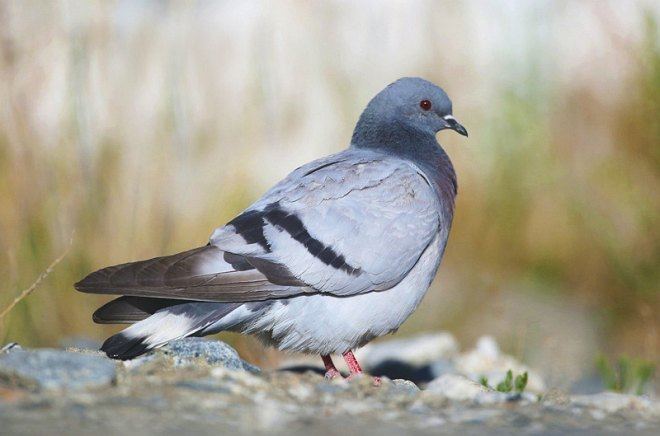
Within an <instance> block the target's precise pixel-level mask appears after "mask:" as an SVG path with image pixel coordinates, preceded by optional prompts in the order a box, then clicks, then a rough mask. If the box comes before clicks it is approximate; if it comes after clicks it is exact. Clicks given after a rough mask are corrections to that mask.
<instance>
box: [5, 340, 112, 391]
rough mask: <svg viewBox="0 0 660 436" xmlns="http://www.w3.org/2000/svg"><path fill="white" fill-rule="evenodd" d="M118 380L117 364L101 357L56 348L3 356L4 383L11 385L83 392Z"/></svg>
mask: <svg viewBox="0 0 660 436" xmlns="http://www.w3.org/2000/svg"><path fill="white" fill-rule="evenodd" d="M115 377H116V367H115V362H113V361H112V360H109V359H107V358H106V357H104V356H102V355H100V354H83V353H75V352H67V351H63V350H54V349H40V350H22V349H19V350H11V351H10V352H6V353H3V354H0V381H1V382H2V383H4V384H8V385H10V386H20V387H24V388H28V389H32V390H40V389H63V390H64V389H66V390H80V389H88V388H96V387H100V386H107V385H109V384H111V383H112V382H113V381H114V380H115Z"/></svg>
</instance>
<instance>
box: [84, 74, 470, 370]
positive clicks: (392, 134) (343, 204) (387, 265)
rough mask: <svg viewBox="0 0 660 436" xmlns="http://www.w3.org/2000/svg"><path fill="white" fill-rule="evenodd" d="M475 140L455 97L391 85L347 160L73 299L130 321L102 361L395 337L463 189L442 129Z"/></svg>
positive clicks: (319, 349) (422, 289)
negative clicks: (205, 340)
mask: <svg viewBox="0 0 660 436" xmlns="http://www.w3.org/2000/svg"><path fill="white" fill-rule="evenodd" d="M443 129H451V130H454V131H456V132H458V133H460V134H461V135H464V136H467V131H466V130H465V128H464V127H463V126H462V125H461V124H460V123H459V122H458V121H457V120H456V119H455V118H454V116H453V115H452V104H451V101H450V100H449V97H448V96H447V94H446V93H445V91H443V90H442V89H441V88H439V87H438V86H436V85H434V84H432V83H431V82H428V81H426V80H423V79H420V78H402V79H399V80H397V81H396V82H394V83H392V84H390V85H389V86H387V87H386V88H385V89H384V90H382V91H381V92H380V93H378V94H377V95H376V96H375V97H374V98H373V99H372V100H371V101H370V102H369V104H368V105H367V107H366V109H365V110H364V112H363V113H362V115H361V116H360V118H359V120H358V122H357V125H356V127H355V130H354V132H353V136H352V139H351V143H350V146H349V147H348V149H346V150H344V151H342V152H340V153H337V154H333V155H331V156H328V157H324V158H321V159H319V160H316V161H313V162H311V163H308V164H306V165H303V166H301V167H300V168H298V169H296V170H294V171H293V172H292V173H291V174H289V175H288V176H287V177H286V178H285V179H284V180H282V181H281V182H279V183H277V184H276V185H275V186H274V187H273V188H272V189H270V190H269V191H268V192H266V194H264V196H263V197H261V198H260V199H259V200H257V201H256V202H255V203H254V204H252V205H251V206H250V207H248V208H247V209H246V210H245V211H243V212H242V213H241V214H240V215H238V216H237V217H236V218H234V219H233V220H231V221H230V222H228V223H227V224H226V225H224V226H222V227H218V228H217V229H215V230H214V231H213V234H212V235H211V237H210V239H209V242H208V244H207V245H205V246H203V247H199V248H194V249H192V250H189V251H185V252H182V253H178V254H174V255H171V256H164V257H157V258H154V259H149V260H143V261H139V262H132V263H126V264H122V265H116V266H110V267H107V268H103V269H101V270H98V271H96V272H93V273H91V274H89V275H88V276H87V277H85V278H84V279H83V280H81V281H80V282H78V283H76V284H75V287H76V289H77V290H79V291H82V292H88V293H94V294H116V295H122V296H121V297H119V298H117V299H115V300H113V301H110V302H109V303H107V304H105V305H104V306H102V307H101V308H99V309H98V310H97V311H96V312H95V313H94V315H93V319H94V321H95V322H97V323H102V324H103V323H131V324H132V325H131V326H129V327H128V328H126V329H125V330H123V331H121V332H120V333H118V334H116V335H114V336H111V337H110V338H108V339H107V340H106V341H105V343H104V344H103V346H102V347H101V350H102V351H104V352H105V353H106V354H107V355H108V356H109V357H111V358H115V359H131V358H134V357H136V356H139V355H141V354H143V353H145V352H147V351H148V350H151V349H154V348H157V347H160V346H162V345H165V344H167V343H168V342H169V341H172V340H174V339H179V338H184V337H188V336H204V335H210V334H213V333H217V332H221V331H235V332H241V333H246V334H253V335H255V336H257V337H259V338H260V339H262V340H263V341H264V342H266V343H267V344H270V345H274V346H275V347H277V348H278V349H280V350H291V351H298V352H304V353H315V354H320V355H321V357H322V359H323V362H324V365H325V368H326V376H327V377H329V378H332V377H335V376H338V375H339V372H338V371H337V369H336V368H335V366H334V364H333V362H332V359H331V358H330V355H332V354H341V355H343V357H344V359H345V360H346V363H347V365H348V368H349V370H350V373H351V375H354V374H358V373H360V372H361V371H362V370H361V368H360V365H359V363H358V362H357V360H356V359H355V356H354V355H353V352H352V350H354V349H356V348H358V347H361V346H363V345H364V344H366V343H367V342H369V341H371V340H372V339H374V338H377V337H379V336H382V335H385V334H388V333H393V332H395V331H396V330H397V329H398V328H399V326H400V325H401V324H402V323H403V322H404V321H405V320H406V318H408V316H410V314H411V313H412V312H413V311H414V310H415V308H416V307H417V305H418V304H419V303H420V301H421V300H422V298H423V297H424V294H425V293H426V292H427V290H428V288H429V286H430V284H431V281H432V280H433V278H434V276H435V273H436V271H437V269H438V266H439V264H440V260H441V258H442V255H443V252H444V250H445V246H446V243H447V237H448V235H449V230H450V228H451V224H452V218H453V215H454V198H455V196H456V192H457V184H456V174H455V172H454V168H453V166H452V163H451V161H450V159H449V157H448V156H447V154H446V153H445V151H444V150H443V149H442V147H440V145H439V144H438V142H437V141H436V138H435V135H436V133H438V132H439V131H440V130H443Z"/></svg>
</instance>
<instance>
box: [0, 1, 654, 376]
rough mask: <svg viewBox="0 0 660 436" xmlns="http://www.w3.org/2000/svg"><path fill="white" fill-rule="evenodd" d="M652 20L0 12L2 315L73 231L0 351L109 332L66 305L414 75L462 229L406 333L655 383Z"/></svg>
mask: <svg viewBox="0 0 660 436" xmlns="http://www.w3.org/2000/svg"><path fill="white" fill-rule="evenodd" d="M658 18H660V8H659V7H658V3H657V2H653V1H638V2H632V1H631V2H614V1H612V2H577V1H537V2H516V1H511V0H499V1H492V2H482V1H476V0H475V1H467V2H461V3H459V2H450V1H442V2H432V1H414V2H403V1H401V2H397V1H389V2H375V1H370V2H347V1H331V2H297V1H286V2H277V3H274V2H267V1H256V2H240V1H224V2H211V1H198V2H166V1H147V2H132V1H91V2H88V1H74V0H70V1H55V2H40V1H7V0H3V1H0V290H1V294H0V308H3V307H5V306H6V305H8V304H9V303H10V302H11V301H12V300H13V299H14V298H15V297H16V295H17V294H18V293H19V292H20V290H21V289H24V288H26V287H27V286H28V285H29V284H30V283H32V282H33V281H34V279H35V278H36V277H37V276H38V275H39V273H40V272H42V271H43V270H44V269H45V268H46V267H47V265H48V264H49V263H50V262H51V261H52V260H53V259H55V258H56V257H57V256H58V255H59V254H60V253H62V252H63V251H64V249H65V247H66V246H67V245H68V240H69V237H70V235H71V232H72V231H75V240H74V244H73V247H72V249H71V252H70V253H69V255H68V256H67V257H66V258H65V259H64V261H62V263H61V264H60V265H58V266H57V268H56V269H55V270H54V271H53V273H52V274H51V275H50V276H49V277H48V278H47V279H46V280H45V282H44V283H43V284H42V287H41V288H40V289H38V290H37V291H35V292H34V293H33V294H32V295H30V296H29V297H28V298H26V299H25V300H23V301H22V302H21V303H19V304H18V305H17V306H16V307H15V308H14V310H13V311H12V312H11V314H10V315H9V316H8V317H7V318H6V319H4V320H2V323H1V325H0V342H6V341H19V342H21V343H24V344H26V345H52V344H57V343H58V342H59V341H60V340H61V339H62V338H64V337H71V336H86V337H92V338H97V339H100V338H102V337H104V336H105V335H107V334H109V333H110V332H111V331H114V330H116V328H112V327H100V326H95V325H93V324H92V323H91V319H90V315H91V313H92V311H93V310H94V309H95V308H96V307H97V306H98V305H99V304H100V303H102V302H103V301H105V300H106V299H105V298H103V297H93V296H89V295H82V294H77V293H75V292H74V291H73V289H72V286H71V284H72V283H73V282H75V281H76V280H78V279H79V278H81V277H82V276H83V275H84V274H86V273H87V272H89V271H91V270H93V269H96V268H98V267H101V266H105V265H108V264H114V263H119V262H124V261H129V260H134V259H139V258H144V257H150V256H155V255H160V254H164V253H170V252H175V251H178V250H184V249H187V248H190V247H192V246H196V245H199V244H203V243H205V241H206V238H207V237H208V235H209V234H210V232H211V230H212V229H213V228H214V227H215V226H217V225H220V224H223V223H225V222H226V221H228V220H229V219H231V218H232V216H233V215H235V214H236V213H237V212H239V211H240V210H241V209H242V208H243V207H245V206H247V205H248V204H249V203H250V202H251V201H253V200H254V199H256V198H257V197H258V195H260V193H262V192H263V191H264V190H265V189H267V188H268V187H269V186H270V185H271V184H272V183H274V182H276V181H277V180H278V179H280V178H281V177H283V176H284V175H286V174H287V173H288V172H289V171H290V170H292V169H293V168H295V167H296V166H298V165H300V164H302V163H304V162H306V161H309V160H311V159H313V158H316V157H318V156H321V155H323V154H327V153H331V152H335V151H338V150H340V149H342V148H343V147H345V146H346V145H347V143H348V140H349V138H350V133H351V131H352V127H353V124H354V122H355V120H356V119H357V116H358V115H359V113H360V111H361V109H362V108H363V106H364V105H365V104H366V102H367V101H368V99H369V98H370V97H371V96H372V95H373V94H374V93H376V92H377V91H378V90H380V89H381V88H382V87H383V86H384V85H386V84H387V83H389V82H391V81H392V80H394V79H396V78H398V77H400V76H405V75H416V76H423V77H426V78H428V79H430V80H432V81H435V82H436V83H438V84H441V85H442V86H443V87H444V88H445V89H446V90H447V91H448V93H449V94H450V96H451V97H452V98H453V100H454V113H455V115H456V116H457V117H458V118H459V119H460V120H461V121H462V122H463V123H464V124H465V125H466V126H467V127H468V130H469V131H470V138H469V140H467V141H466V140H464V139H463V138H461V137H458V135H452V134H451V133H442V134H440V135H439V139H440V141H441V142H442V143H443V144H444V146H445V148H446V149H447V151H448V152H449V154H450V155H451V157H452V159H453V160H454V163H455V165H456V167H457V171H458V175H459V185H460V189H459V200H458V209H457V211H458V212H457V213H458V215H457V217H456V221H455V225H454V228H453V231H452V235H451V238H450V242H449V247H448V250H447V254H446V258H445V261H444V263H443V266H442V268H441V270H440V274H439V279H438V280H436V282H435V284H434V286H433V289H432V291H431V292H430V294H429V296H428V297H427V299H426V300H425V302H424V304H423V305H422V307H421V308H420V309H419V310H418V312H417V313H416V314H415V315H414V316H413V318H412V319H411V320H410V321H409V322H408V323H407V324H406V325H405V326H404V328H403V329H402V330H403V334H406V333H411V332H413V331H417V330H431V329H438V328H449V329H450V330H451V331H453V332H454V333H456V334H457V335H458V336H459V338H460V339H462V340H463V341H464V342H466V343H469V342H470V341H472V340H473V339H474V338H475V337H476V336H478V335H480V334H484V333H492V334H495V335H496V336H498V338H499V339H500V341H501V342H502V343H503V344H504V345H505V347H506V348H507V349H508V350H509V351H512V352H514V353H516V354H518V355H521V357H523V358H527V359H530V360H533V361H548V360H551V361H552V362H550V363H551V365H549V366H551V367H554V366H556V365H558V361H560V360H567V361H570V360H573V361H575V362H577V363H575V362H573V363H571V364H567V365H568V366H570V365H573V364H575V365H577V366H578V367H581V368H583V367H585V366H588V365H590V364H591V363H590V362H592V360H593V357H594V353H596V352H597V351H605V352H608V353H611V354H620V353H629V354H633V355H636V356H640V357H644V358H646V359H652V360H657V358H658V346H659V345H660V335H659V333H658V329H659V328H660V321H659V319H658V316H659V315H658V313H659V311H660V310H659V309H660V304H659V303H660V301H659V300H660V295H659V289H658V288H659V284H660V273H659V271H660V230H659V228H660V227H659V225H658V224H659V222H658V216H659V212H660V196H659V195H658V191H659V189H660V34H659V32H658ZM231 340H233V341H234V343H236V344H237V346H239V347H240V348H241V349H242V351H243V353H245V354H247V355H248V356H249V357H251V358H252V359H253V360H255V361H257V362H258V361H260V360H261V361H263V360H264V359H272V358H276V357H273V356H274V354H273V353H272V352H270V353H264V352H263V351H262V350H261V349H260V348H259V347H258V346H257V345H256V344H255V343H253V342H251V341H250V340H246V339H242V338H236V337H231ZM562 353H563V354H562ZM575 365H574V366H575Z"/></svg>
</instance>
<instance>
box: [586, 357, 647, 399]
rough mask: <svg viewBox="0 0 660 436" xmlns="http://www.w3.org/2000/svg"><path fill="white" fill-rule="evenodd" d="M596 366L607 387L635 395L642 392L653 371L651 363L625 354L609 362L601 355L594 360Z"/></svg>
mask: <svg viewBox="0 0 660 436" xmlns="http://www.w3.org/2000/svg"><path fill="white" fill-rule="evenodd" d="M596 367H597V368H598V372H600V377H601V379H602V380H603V384H604V385H605V387H606V388H607V389H609V390H611V391H615V392H626V393H634V394H636V395H642V394H643V393H644V391H645V389H646V385H647V384H648V382H649V381H650V380H651V379H652V378H653V374H654V373H655V365H654V364H653V363H651V362H649V361H646V360H643V359H634V358H630V357H627V356H622V357H619V358H618V359H617V360H616V362H615V363H611V362H610V361H608V360H607V358H606V357H605V356H602V355H601V356H599V357H598V358H597V360H596Z"/></svg>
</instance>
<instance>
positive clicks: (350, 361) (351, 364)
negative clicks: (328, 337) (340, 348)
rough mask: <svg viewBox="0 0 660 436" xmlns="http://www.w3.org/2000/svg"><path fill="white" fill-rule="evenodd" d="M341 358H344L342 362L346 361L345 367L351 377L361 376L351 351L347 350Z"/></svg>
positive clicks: (359, 368)
mask: <svg viewBox="0 0 660 436" xmlns="http://www.w3.org/2000/svg"><path fill="white" fill-rule="evenodd" d="M342 356H344V360H345V361H346V365H348V370H349V371H350V372H351V375H356V374H362V368H361V367H360V364H359V363H358V361H357V359H356V358H355V356H354V355H353V352H352V351H351V350H348V351H347V352H345V353H344V354H342Z"/></svg>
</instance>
